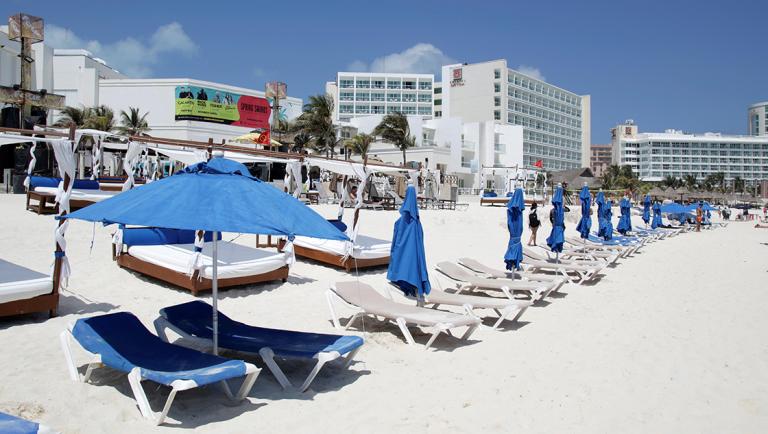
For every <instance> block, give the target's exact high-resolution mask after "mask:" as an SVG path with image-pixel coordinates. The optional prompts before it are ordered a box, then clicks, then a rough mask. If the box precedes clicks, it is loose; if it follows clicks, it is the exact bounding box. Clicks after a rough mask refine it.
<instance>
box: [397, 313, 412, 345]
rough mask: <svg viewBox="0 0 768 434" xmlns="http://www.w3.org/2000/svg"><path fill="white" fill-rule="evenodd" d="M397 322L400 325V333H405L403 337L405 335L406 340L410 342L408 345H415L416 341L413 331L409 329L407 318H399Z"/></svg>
mask: <svg viewBox="0 0 768 434" xmlns="http://www.w3.org/2000/svg"><path fill="white" fill-rule="evenodd" d="M395 322H396V323H397V326H398V327H400V333H402V334H403V337H405V341H406V342H407V343H408V345H415V344H416V341H414V340H413V336H411V332H409V331H408V327H407V326H406V324H405V320H404V319H403V318H397V319H396V320H395Z"/></svg>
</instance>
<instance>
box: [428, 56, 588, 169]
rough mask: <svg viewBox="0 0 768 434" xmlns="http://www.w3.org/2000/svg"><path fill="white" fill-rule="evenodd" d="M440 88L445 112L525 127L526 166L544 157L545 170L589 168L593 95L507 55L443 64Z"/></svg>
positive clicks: (467, 119) (441, 108)
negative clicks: (517, 65) (512, 63)
mask: <svg viewBox="0 0 768 434" xmlns="http://www.w3.org/2000/svg"><path fill="white" fill-rule="evenodd" d="M438 87H439V88H440V94H439V95H440V96H441V97H440V98H439V99H438V98H437V96H436V97H435V99H436V101H435V105H436V107H437V108H436V112H440V113H439V114H440V115H441V116H442V117H449V118H450V117H456V118H461V119H462V120H463V121H464V122H484V121H490V122H495V123H498V124H501V125H520V126H522V127H523V150H522V155H523V160H522V162H521V163H522V164H524V165H525V166H526V167H530V166H531V165H533V164H534V163H535V162H536V161H538V160H542V162H543V165H544V169H545V170H554V171H556V170H565V169H573V168H578V167H589V157H590V145H591V131H590V122H591V119H590V97H589V96H588V95H578V94H576V93H574V92H571V91H568V90H565V89H562V88H559V87H557V86H554V85H552V84H549V83H546V82H544V81H542V80H538V79H536V78H533V77H530V76H527V75H525V74H522V73H520V72H518V71H515V70H513V69H510V68H509V67H508V66H507V61H506V60H503V59H502V60H492V61H489V62H481V63H473V64H455V65H446V66H443V68H442V83H441V84H440V85H439V86H438ZM437 114H438V113H436V115H437ZM436 117H437V116H436Z"/></svg>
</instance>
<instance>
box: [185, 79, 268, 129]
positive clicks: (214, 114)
mask: <svg viewBox="0 0 768 434" xmlns="http://www.w3.org/2000/svg"><path fill="white" fill-rule="evenodd" d="M271 111H272V109H271V108H270V106H269V102H268V101H267V100H266V99H264V98H259V97H256V96H249V95H240V94H237V93H232V92H227V91H224V90H220V89H212V88H208V87H198V86H176V120H177V121H201V122H213V123H217V124H227V125H237V126H241V127H248V128H263V129H268V128H269V115H270V113H271Z"/></svg>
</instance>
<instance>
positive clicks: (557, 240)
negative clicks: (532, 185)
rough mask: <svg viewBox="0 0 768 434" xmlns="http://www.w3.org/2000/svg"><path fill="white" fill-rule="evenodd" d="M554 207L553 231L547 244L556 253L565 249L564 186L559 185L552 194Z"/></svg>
mask: <svg viewBox="0 0 768 434" xmlns="http://www.w3.org/2000/svg"><path fill="white" fill-rule="evenodd" d="M552 207H553V213H554V218H553V222H552V232H550V234H549V237H548V238H547V245H548V246H549V248H550V250H552V251H553V252H555V253H560V252H562V251H563V243H564V242H565V234H564V232H565V213H564V212H563V187H560V186H558V187H557V189H556V190H555V195H554V196H552Z"/></svg>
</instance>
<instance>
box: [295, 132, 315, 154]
mask: <svg viewBox="0 0 768 434" xmlns="http://www.w3.org/2000/svg"><path fill="white" fill-rule="evenodd" d="M311 140H312V138H311V137H309V134H307V133H305V132H303V131H301V132H299V133H298V134H296V135H295V136H293V152H301V151H303V150H304V147H305V146H307V145H308V144H309V142H310V141H311Z"/></svg>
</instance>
